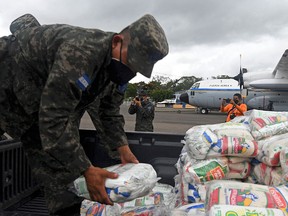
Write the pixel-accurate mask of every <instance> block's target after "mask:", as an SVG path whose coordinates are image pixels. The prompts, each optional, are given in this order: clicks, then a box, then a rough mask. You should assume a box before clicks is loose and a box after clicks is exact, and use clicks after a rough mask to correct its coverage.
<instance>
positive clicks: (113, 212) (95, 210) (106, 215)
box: [80, 199, 121, 216]
mask: <svg viewBox="0 0 288 216" xmlns="http://www.w3.org/2000/svg"><path fill="white" fill-rule="evenodd" d="M120 209H121V206H120V205H118V204H117V203H115V204H114V205H113V206H110V205H104V204H101V203H99V202H93V201H91V200H87V199H84V200H83V201H82V204H81V208H80V216H86V215H89V216H99V215H101V216H119V215H120Z"/></svg>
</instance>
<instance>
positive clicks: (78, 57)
mask: <svg viewBox="0 0 288 216" xmlns="http://www.w3.org/2000/svg"><path fill="white" fill-rule="evenodd" d="M87 62H89V61H88V60H87V59H86V58H85V55H83V53H81V51H80V50H77V49H75V47H73V46H70V45H67V44H64V45H62V47H60V48H59V50H58V52H57V54H56V56H55V60H54V64H53V66H52V68H51V70H50V72H49V76H48V78H47V81H46V84H45V87H44V89H43V92H42V96H41V104H40V109H39V128H40V135H41V139H42V145H43V148H44V150H45V151H46V152H47V153H49V154H50V155H51V156H52V157H54V158H56V159H57V160H59V161H60V163H62V164H63V165H65V166H66V168H67V169H68V170H70V171H71V173H73V174H74V177H75V178H76V177H78V176H79V175H80V174H81V173H82V172H83V171H85V170H86V169H87V168H88V166H90V164H91V163H90V161H89V159H88V158H87V156H86V155H85V152H84V149H83V148H82V146H81V145H80V138H79V130H78V124H77V122H76V121H73V118H72V114H73V113H74V111H75V107H76V106H77V104H78V103H79V101H80V98H81V94H82V92H81V90H80V88H79V87H78V85H77V84H76V83H77V82H76V81H77V80H78V79H79V74H81V72H82V71H87V73H88V71H89V70H90V69H89V67H88V66H87V65H88V63H87ZM90 72H91V71H90Z"/></svg>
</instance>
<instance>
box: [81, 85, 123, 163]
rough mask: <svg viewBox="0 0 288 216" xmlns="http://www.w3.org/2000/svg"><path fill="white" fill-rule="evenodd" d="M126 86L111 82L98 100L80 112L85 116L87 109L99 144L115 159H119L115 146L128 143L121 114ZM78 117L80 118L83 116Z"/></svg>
mask: <svg viewBox="0 0 288 216" xmlns="http://www.w3.org/2000/svg"><path fill="white" fill-rule="evenodd" d="M126 88H127V85H123V86H120V85H117V84H115V83H113V82H110V83H109V85H108V87H107V88H106V89H105V90H104V91H103V92H102V93H101V94H100V95H99V96H98V97H97V98H96V100H95V101H94V102H92V103H91V104H90V105H89V106H87V107H86V109H85V110H83V112H80V113H79V115H80V116H83V114H84V111H87V113H88V114H89V116H90V118H91V120H92V122H93V124H94V126H95V128H96V130H97V134H98V136H99V137H100V143H99V144H100V145H101V147H102V148H103V149H104V150H105V152H106V153H108V155H109V156H110V157H111V158H113V159H119V155H118V152H117V151H116V148H115V147H117V146H121V145H128V140H127V137H126V134H125V131H124V124H125V120H124V117H123V115H121V114H120V105H121V104H122V103H123V101H124V93H125V91H126ZM76 119H78V120H80V119H81V117H79V116H78V117H76Z"/></svg>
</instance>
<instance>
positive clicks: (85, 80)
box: [76, 74, 91, 91]
mask: <svg viewBox="0 0 288 216" xmlns="http://www.w3.org/2000/svg"><path fill="white" fill-rule="evenodd" d="M90 83H91V80H90V78H89V76H88V75H87V74H84V75H83V76H81V77H79V78H78V79H77V81H76V84H77V85H78V86H79V88H80V89H81V90H82V91H84V90H85V89H86V88H87V86H88V85H89V84H90Z"/></svg>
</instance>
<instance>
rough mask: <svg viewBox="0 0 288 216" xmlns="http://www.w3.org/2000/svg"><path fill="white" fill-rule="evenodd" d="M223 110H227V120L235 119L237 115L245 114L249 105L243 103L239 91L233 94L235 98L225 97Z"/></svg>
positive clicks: (222, 105)
mask: <svg viewBox="0 0 288 216" xmlns="http://www.w3.org/2000/svg"><path fill="white" fill-rule="evenodd" d="M220 110H221V112H227V118H226V122H229V121H230V120H232V119H234V118H235V117H236V116H243V115H244V112H246V111H247V105H246V104H244V103H242V96H241V94H239V93H236V94H234V95H233V99H223V100H222V104H221V108H220Z"/></svg>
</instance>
